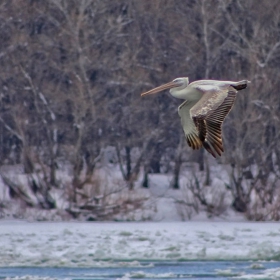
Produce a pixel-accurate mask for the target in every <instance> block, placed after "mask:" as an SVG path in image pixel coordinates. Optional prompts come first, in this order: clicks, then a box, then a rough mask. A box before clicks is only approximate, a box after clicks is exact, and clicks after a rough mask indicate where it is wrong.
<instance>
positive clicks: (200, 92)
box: [141, 77, 250, 158]
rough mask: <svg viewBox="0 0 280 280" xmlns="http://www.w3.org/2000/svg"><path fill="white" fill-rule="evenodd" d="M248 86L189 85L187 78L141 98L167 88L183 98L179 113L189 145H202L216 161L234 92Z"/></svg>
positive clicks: (224, 83) (221, 83) (229, 83)
mask: <svg viewBox="0 0 280 280" xmlns="http://www.w3.org/2000/svg"><path fill="white" fill-rule="evenodd" d="M249 83H250V81H247V80H243V81H239V82H232V81H215V80H199V81H195V82H192V83H190V84H189V79H188V78H187V77H184V78H177V79H175V80H173V81H172V82H169V83H167V84H164V85H162V86H159V87H156V88H154V89H152V90H149V91H147V92H144V93H142V94H141V96H145V95H149V94H154V93H157V92H160V91H163V90H165V89H170V94H171V95H172V96H174V97H176V98H180V99H185V101H184V102H183V103H182V104H181V105H180V106H179V108H178V113H179V116H180V117H181V123H182V126H183V130H184V133H185V137H186V140H187V142H188V145H189V146H190V147H191V148H193V149H194V150H195V149H200V148H201V147H202V146H203V147H204V148H205V149H206V150H207V151H208V152H209V153H210V154H211V155H212V156H213V157H215V158H216V156H217V155H219V156H221V154H222V152H223V151H224V148H223V141H222V124H223V121H224V119H225V117H226V116H227V115H228V113H229V111H230V110H231V108H232V106H233V104H234V101H235V97H236V93H237V92H238V91H239V90H242V89H244V88H246V87H247V85H248V84H249Z"/></svg>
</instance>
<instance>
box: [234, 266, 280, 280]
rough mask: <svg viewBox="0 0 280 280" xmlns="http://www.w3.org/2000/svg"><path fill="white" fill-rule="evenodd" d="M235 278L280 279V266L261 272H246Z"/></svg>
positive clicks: (248, 279) (249, 279) (250, 279)
mask: <svg viewBox="0 0 280 280" xmlns="http://www.w3.org/2000/svg"><path fill="white" fill-rule="evenodd" d="M235 279H247V280H253V279H259V280H260V279H261V280H279V279H280V268H271V269H266V270H264V271H262V272H261V273H260V274H257V275H256V274H246V275H242V276H238V277H235Z"/></svg>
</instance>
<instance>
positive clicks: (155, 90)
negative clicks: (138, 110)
mask: <svg viewBox="0 0 280 280" xmlns="http://www.w3.org/2000/svg"><path fill="white" fill-rule="evenodd" d="M174 87H178V83H176V82H174V81H172V82H170V83H167V84H164V85H161V86H159V87H156V88H154V89H151V90H149V91H146V92H143V93H141V96H145V95H150V94H154V93H157V92H160V91H163V90H165V89H169V88H174Z"/></svg>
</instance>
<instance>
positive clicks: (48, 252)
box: [0, 221, 280, 279]
mask: <svg viewBox="0 0 280 280" xmlns="http://www.w3.org/2000/svg"><path fill="white" fill-rule="evenodd" d="M0 248H1V250H0V278H1V279H5V278H14V277H21V278H24V279H27V278H28V279H33V278H34V279H35V278H36V276H38V277H39V278H40V279H41V278H44V277H49V278H56V279H66V278H67V279H117V278H120V279H131V278H142V279H152V278H169V279H176V278H180V279H184V278H186V279H231V278H232V277H238V278H241V279H242V277H243V279H280V263H279V260H280V224H279V223H249V222H169V223H167V222H166V223H163V222H162V223H156V222H152V223H150V222H147V223H78V222H71V223H70V222H67V223H65V222H64V223H49V222H42V223H38V222H36V223H28V222H19V221H1V222H0ZM28 275H32V276H28ZM38 277H37V279H38ZM244 277H247V278H244ZM248 277H249V278H248ZM261 277H262V278H261Z"/></svg>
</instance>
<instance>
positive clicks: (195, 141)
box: [178, 100, 202, 150]
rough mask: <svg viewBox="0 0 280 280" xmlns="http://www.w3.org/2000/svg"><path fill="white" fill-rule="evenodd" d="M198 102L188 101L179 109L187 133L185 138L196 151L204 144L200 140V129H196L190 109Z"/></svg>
mask: <svg viewBox="0 0 280 280" xmlns="http://www.w3.org/2000/svg"><path fill="white" fill-rule="evenodd" d="M195 103H196V102H191V101H189V100H186V101H185V102H183V103H182V104H181V105H180V106H179V108H178V114H179V116H180V117H181V123H182V127H183V130H184V133H185V137H186V140H187V143H188V145H189V146H190V147H191V148H193V149H194V150H196V149H199V148H201V147H202V142H201V140H200V139H199V135H198V131H199V130H198V129H197V128H196V126H195V124H194V121H193V119H192V118H191V115H190V109H191V108H192V107H193V106H194V104H195Z"/></svg>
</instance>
